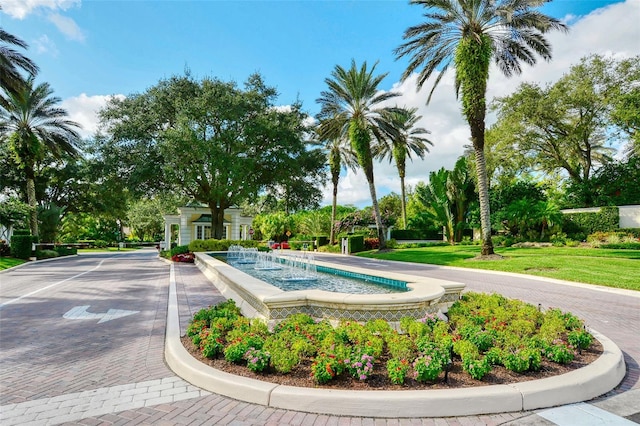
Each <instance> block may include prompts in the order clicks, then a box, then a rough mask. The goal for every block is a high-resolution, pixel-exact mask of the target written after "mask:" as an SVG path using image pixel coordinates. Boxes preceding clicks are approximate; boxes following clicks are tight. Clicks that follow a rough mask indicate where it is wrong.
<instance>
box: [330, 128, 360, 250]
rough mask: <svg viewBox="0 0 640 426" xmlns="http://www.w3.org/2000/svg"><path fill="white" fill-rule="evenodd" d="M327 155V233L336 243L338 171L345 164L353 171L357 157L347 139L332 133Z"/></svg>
mask: <svg viewBox="0 0 640 426" xmlns="http://www.w3.org/2000/svg"><path fill="white" fill-rule="evenodd" d="M326 147H327V151H328V153H327V156H328V158H329V171H330V172H331V185H332V192H331V193H332V197H331V231H330V234H329V243H330V244H332V245H333V244H335V243H336V231H335V223H336V218H337V217H336V216H337V203H338V182H339V180H340V172H341V171H342V166H343V165H344V166H346V167H348V168H350V169H351V170H353V171H354V172H355V169H356V165H357V164H358V159H357V157H356V154H355V152H353V150H352V149H351V146H349V141H348V139H345V138H342V137H340V135H334V137H331V138H329V139H328V142H327V144H326Z"/></svg>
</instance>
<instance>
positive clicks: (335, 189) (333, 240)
mask: <svg viewBox="0 0 640 426" xmlns="http://www.w3.org/2000/svg"><path fill="white" fill-rule="evenodd" d="M337 208H338V182H337V181H334V182H333V199H332V202H331V233H330V234H329V243H330V244H331V245H334V244H335V243H336V210H337Z"/></svg>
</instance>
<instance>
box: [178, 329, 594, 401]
mask: <svg viewBox="0 0 640 426" xmlns="http://www.w3.org/2000/svg"><path fill="white" fill-rule="evenodd" d="M181 340H182V344H183V345H184V347H185V348H186V349H187V351H189V353H190V354H191V355H192V356H193V357H194V358H196V359H198V360H199V361H200V362H202V363H204V364H206V365H209V366H211V367H213V368H216V369H218V370H221V371H226V372H227V373H231V374H235V375H237V376H244V377H249V378H252V379H257V380H262V381H265V382H271V383H277V384H281V385H288V386H299V387H311V388H324V389H344V390H346V389H350V390H420V389H454V388H469V387H477V386H488V385H498V384H508V383H517V382H525V381H529V380H537V379H543V378H546V377H552V376H557V375H560V374H564V373H568V372H570V371H573V370H576V369H578V368H581V367H584V366H586V365H588V364H590V363H592V362H593V361H595V360H596V359H597V358H598V357H599V356H600V355H601V354H602V345H601V344H600V342H598V341H597V340H595V339H594V341H593V344H592V345H591V347H590V348H589V349H587V350H583V351H582V353H581V354H578V355H576V357H575V358H574V360H573V361H572V362H571V363H570V364H566V365H561V364H556V363H554V362H551V361H548V360H546V359H544V358H543V360H542V366H541V368H540V371H536V372H528V373H524V374H518V373H514V372H512V371H510V370H507V369H506V368H504V367H501V366H496V367H494V368H493V370H492V371H491V372H490V373H489V374H487V375H486V376H485V377H484V378H483V379H482V380H481V381H480V380H475V379H473V378H471V376H469V375H468V374H467V373H465V372H463V371H462V365H461V363H460V362H459V361H458V362H454V364H453V368H452V370H451V371H450V372H449V375H448V380H447V382H446V383H445V382H444V374H442V375H441V376H440V378H439V380H438V381H436V382H433V383H421V382H417V381H416V380H414V379H411V378H407V380H406V381H405V384H404V385H394V384H393V383H391V382H390V381H389V379H388V377H387V371H386V368H385V365H386V361H387V360H386V359H380V360H377V362H376V363H375V368H374V373H373V374H372V375H371V376H370V377H369V378H368V379H367V380H366V381H360V380H357V379H354V378H352V377H351V376H349V375H348V374H346V373H344V374H342V375H341V376H339V377H337V378H336V379H334V380H332V381H330V382H329V383H327V384H325V385H318V384H316V383H315V381H314V380H313V377H312V375H311V361H310V360H306V361H303V362H302V363H301V364H300V365H298V366H297V367H296V368H295V369H294V370H293V371H292V372H291V373H288V374H280V373H276V372H265V373H259V374H258V373H254V372H252V371H251V370H249V369H248V368H246V367H245V366H244V365H239V364H231V363H228V362H227V361H225V360H224V358H218V359H208V358H204V357H203V356H202V354H201V353H200V350H199V349H198V348H197V347H196V346H195V345H194V344H193V343H192V342H191V339H190V338H189V337H186V336H183V337H182V338H181Z"/></svg>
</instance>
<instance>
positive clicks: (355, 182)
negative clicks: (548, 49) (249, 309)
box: [323, 0, 640, 206]
mask: <svg viewBox="0 0 640 426" xmlns="http://www.w3.org/2000/svg"><path fill="white" fill-rule="evenodd" d="M638 16H640V0H627V1H626V2H623V3H615V4H612V5H609V6H606V7H604V8H601V9H598V10H595V11H593V12H592V13H590V14H589V15H586V16H583V17H575V16H571V17H569V16H568V17H566V18H565V19H566V20H567V21H568V22H570V31H569V32H568V33H567V34H562V33H559V32H555V33H552V34H549V35H548V36H547V39H548V40H549V42H550V44H551V46H552V48H553V59H552V61H551V62H544V61H543V60H540V62H538V64H537V65H536V66H534V67H529V66H526V65H523V72H522V75H520V76H518V77H514V78H510V79H507V78H506V77H504V76H503V75H501V73H500V71H499V70H498V69H496V68H493V69H492V70H491V73H490V75H491V78H490V79H489V84H488V93H487V99H488V100H491V99H493V98H494V97H496V96H505V95H508V94H510V93H512V92H514V91H515V90H516V88H517V87H518V86H519V85H520V84H521V83H522V82H524V81H533V82H538V83H541V84H545V83H550V82H554V81H556V80H558V79H559V78H560V77H561V76H562V75H563V74H565V73H567V72H568V71H569V68H570V67H571V66H572V65H575V64H577V63H579V61H580V59H581V58H582V57H585V56H588V55H590V54H602V55H612V56H614V57H618V58H624V57H630V56H635V55H639V54H640V26H639V25H638V24H637V20H638ZM453 71H454V70H449V72H448V73H447V75H445V76H444V77H443V79H442V80H441V81H440V84H439V85H438V88H437V89H436V90H435V92H434V95H433V98H432V100H431V103H430V104H429V105H425V103H426V99H427V96H428V94H429V91H430V90H431V87H432V85H431V83H432V81H433V80H431V81H428V82H427V83H425V85H424V86H423V88H422V90H420V91H419V92H416V89H415V87H416V75H413V76H411V77H409V78H408V79H407V80H406V81H405V82H402V83H396V84H395V85H394V86H393V88H392V90H394V91H398V92H401V93H402V96H399V97H397V98H395V99H394V100H393V102H394V103H397V104H398V105H399V106H406V107H414V108H418V114H420V115H422V120H421V121H420V122H419V123H418V125H419V126H420V127H424V128H425V129H427V130H430V131H431V135H429V138H430V139H431V141H432V142H433V144H434V146H433V147H432V148H431V152H430V153H429V154H427V156H426V157H425V159H424V160H420V159H417V160H416V159H414V161H413V163H411V162H409V163H407V174H406V176H407V178H406V181H407V183H408V184H410V185H415V184H416V183H417V182H419V181H425V182H426V181H427V180H428V177H429V173H430V172H431V171H435V170H438V169H440V168H441V167H445V168H447V169H451V168H452V167H453V165H454V164H455V161H456V159H457V158H458V157H459V156H460V155H462V154H463V151H464V145H467V144H469V143H470V141H469V138H470V133H469V128H468V126H467V124H466V122H465V121H464V119H463V118H462V115H461V111H460V103H459V101H458V100H456V97H455V92H454V88H453V75H454V72H453ZM487 121H488V123H487V124H488V125H489V124H491V121H492V118H491V117H488V120H487ZM375 179H376V190H377V194H378V198H380V197H382V196H384V195H385V194H387V193H388V192H390V191H395V192H397V193H399V191H400V179H399V178H398V175H397V170H396V168H395V165H393V164H391V165H390V164H389V163H388V161H386V160H385V161H384V162H383V163H381V164H376V165H375ZM343 181H344V182H343ZM363 194H364V196H363ZM323 203H324V204H330V203H331V188H330V186H329V187H327V188H325V190H324V198H323ZM338 203H340V204H355V205H358V206H365V205H371V199H370V197H369V190H368V186H367V182H366V179H365V177H364V174H363V172H362V171H360V172H358V174H357V175H355V176H354V175H353V174H352V173H351V172H349V173H348V174H347V175H346V176H344V177H341V183H340V188H339V190H338Z"/></svg>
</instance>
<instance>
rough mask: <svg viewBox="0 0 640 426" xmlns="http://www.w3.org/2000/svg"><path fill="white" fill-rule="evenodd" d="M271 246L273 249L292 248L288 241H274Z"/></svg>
mask: <svg viewBox="0 0 640 426" xmlns="http://www.w3.org/2000/svg"><path fill="white" fill-rule="evenodd" d="M271 248H272V249H273V250H277V249H290V248H291V246H290V245H289V243H288V242H286V241H283V242H281V243H273V244H271Z"/></svg>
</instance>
